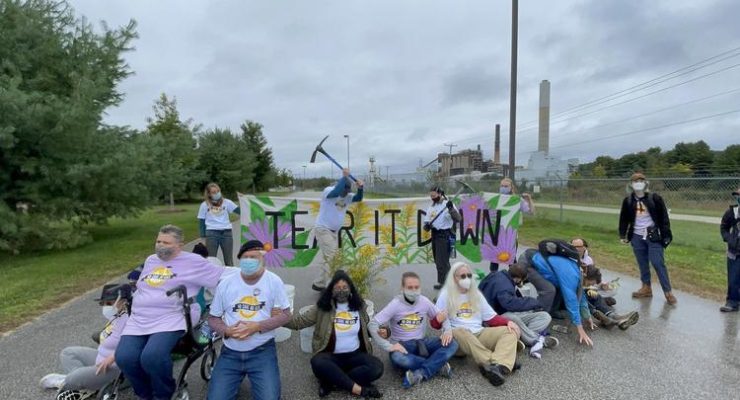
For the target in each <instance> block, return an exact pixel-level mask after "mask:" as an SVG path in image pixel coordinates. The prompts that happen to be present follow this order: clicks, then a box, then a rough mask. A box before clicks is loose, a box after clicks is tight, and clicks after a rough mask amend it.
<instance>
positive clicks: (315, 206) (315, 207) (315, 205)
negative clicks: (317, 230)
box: [306, 201, 321, 215]
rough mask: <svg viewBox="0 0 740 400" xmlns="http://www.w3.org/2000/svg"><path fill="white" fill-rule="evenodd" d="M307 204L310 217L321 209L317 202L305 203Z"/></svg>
mask: <svg viewBox="0 0 740 400" xmlns="http://www.w3.org/2000/svg"><path fill="white" fill-rule="evenodd" d="M306 203H308V212H309V213H310V214H311V215H318V214H319V209H320V208H321V203H320V202H318V201H307V202H306Z"/></svg>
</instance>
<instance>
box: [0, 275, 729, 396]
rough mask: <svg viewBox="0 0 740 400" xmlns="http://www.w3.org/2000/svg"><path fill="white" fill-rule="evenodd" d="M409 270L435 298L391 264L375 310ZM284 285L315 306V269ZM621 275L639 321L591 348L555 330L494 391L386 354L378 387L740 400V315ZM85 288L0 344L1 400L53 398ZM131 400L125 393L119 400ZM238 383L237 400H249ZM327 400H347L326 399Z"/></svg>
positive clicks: (470, 375) (464, 376) (81, 321)
mask: <svg viewBox="0 0 740 400" xmlns="http://www.w3.org/2000/svg"><path fill="white" fill-rule="evenodd" d="M405 270H414V271H417V272H418V273H420V274H421V275H422V279H423V282H424V284H425V286H426V287H425V288H424V294H425V295H427V296H434V291H433V290H431V288H430V286H431V283H432V279H433V277H434V274H435V273H434V267H433V266H431V265H413V266H399V267H396V268H394V269H391V270H389V271H388V272H387V274H386V275H385V278H386V279H387V283H386V284H384V285H380V286H379V287H378V288H377V290H375V291H374V293H373V296H372V300H374V301H375V302H376V304H379V305H383V304H385V303H386V302H387V301H389V299H390V298H391V296H392V295H393V294H394V293H395V292H396V290H397V287H398V286H399V279H400V274H401V272H403V271H405ZM275 272H276V273H278V274H279V275H280V276H281V277H282V278H283V279H284V280H285V281H286V283H292V284H294V285H295V286H296V287H297V291H296V298H295V306H296V308H299V307H301V306H303V305H307V304H310V303H313V302H315V301H316V298H317V296H316V294H315V293H314V292H312V291H311V290H310V289H309V287H308V286H309V284H310V281H311V278H312V277H313V271H311V270H309V269H279V270H275ZM606 275H608V276H620V278H621V281H622V282H623V287H622V289H621V292H620V293H619V296H618V308H619V309H620V310H631V309H637V310H639V312H640V314H641V317H640V322H639V323H638V324H637V325H636V326H634V327H632V328H631V329H630V330H628V331H626V332H622V331H619V330H615V331H596V332H594V333H593V335H592V337H593V339H594V342H595V345H594V347H593V348H592V349H590V348H586V347H583V346H579V345H576V343H575V337H576V336H575V334H573V333H571V334H566V335H562V334H556V335H557V336H559V337H560V340H561V346H560V347H558V348H556V349H555V350H552V351H550V350H547V351H546V352H545V354H544V356H543V358H542V359H541V360H534V359H530V358H528V357H526V356H522V357H521V361H522V364H523V368H522V370H521V371H520V372H517V373H516V374H515V375H513V376H512V377H510V378H509V379H508V380H507V382H506V384H505V385H504V386H502V387H500V388H494V387H492V386H491V385H490V384H488V382H487V381H486V380H484V379H483V377H481V375H480V374H479V373H478V370H477V368H475V367H474V366H473V365H472V363H471V362H470V361H469V360H467V359H454V360H453V362H452V365H453V368H454V369H455V378H454V379H452V380H449V379H444V378H435V379H433V380H432V381H430V382H428V383H424V384H422V385H421V386H420V387H417V388H414V389H411V390H409V391H406V390H403V389H401V387H400V381H401V379H400V376H399V374H398V373H395V372H393V371H392V370H391V366H390V363H389V361H388V358H387V356H385V355H383V354H380V352H378V351H377V350H376V355H378V356H380V357H381V359H383V360H384V362H385V366H386V374H385V375H384V376H383V378H382V379H381V380H380V382H379V387H380V388H381V389H382V390H383V391H384V393H385V397H384V398H389V399H403V398H410V397H411V396H413V397H416V398H430V399H431V398H433V399H454V398H458V399H459V398H465V399H489V398H491V396H506V397H507V398H511V399H519V398H536V399H562V398H592V399H636V398H637V399H647V398H650V399H689V398H717V399H730V398H738V397H739V396H740V395H739V393H740V379H738V377H740V346H738V339H737V337H738V315H737V314H731V315H726V314H720V313H719V312H718V310H717V308H718V306H719V305H718V304H717V303H713V302H709V301H706V300H703V299H700V298H697V297H695V296H692V295H689V294H685V293H680V292H678V293H677V295H678V299H679V304H678V306H677V307H675V308H674V307H670V306H667V305H665V303H664V301H663V299H662V298H660V297H659V296H658V297H656V298H654V299H652V301H651V300H642V301H636V300H632V299H631V298H629V292H630V291H632V290H634V289H635V288H636V287H637V286H638V282H637V281H636V280H634V279H632V278H630V277H627V276H621V275H617V274H610V273H607V274H606ZM96 294H97V293H94V292H90V293H87V294H85V295H83V296H82V297H80V298H79V299H77V300H74V301H72V302H70V303H68V304H66V305H64V306H63V307H61V308H59V309H56V310H50V311H49V313H47V314H46V315H44V316H43V317H42V318H40V319H38V320H36V321H34V322H33V323H31V324H28V325H25V326H23V327H21V328H19V329H18V330H16V331H15V332H13V333H11V334H9V335H7V336H5V337H2V338H0V354H1V355H2V357H0V399H29V400H31V399H33V400H38V399H52V398H53V394H52V393H51V392H49V391H43V390H41V389H40V388H39V387H38V386H37V382H38V379H39V378H40V377H41V376H43V375H44V374H46V373H49V372H52V371H55V370H56V369H58V368H59V361H58V354H59V351H60V350H61V349H62V348H63V347H65V346H70V345H89V346H93V342H92V341H91V339H90V333H91V332H93V331H94V330H95V329H96V328H97V327H99V326H100V325H101V324H102V322H103V320H102V317H101V314H100V308H99V307H98V306H97V305H96V304H95V302H94V301H93V300H92V299H93V298H94V297H95V295H96ZM278 353H279V360H280V370H281V378H282V382H283V397H284V398H285V399H304V398H316V390H317V384H316V381H315V379H314V378H313V376H312V374H311V372H310V367H309V355H308V354H306V353H302V352H301V351H300V346H299V335H298V334H297V333H294V334H293V335H292V337H291V338H290V339H289V340H287V341H286V342H282V343H280V344H279V345H278ZM188 382H190V389H191V395H192V398H195V399H200V398H203V397H204V393H205V385H204V383H203V381H201V379H200V377H199V376H198V374H197V372H196V371H195V370H193V371H192V373H190V376H189V378H188ZM122 398H123V399H124V400H125V399H132V398H133V396H132V395H131V393H130V391H129V392H127V393H125V395H124V396H123V397H122ZM249 398H251V397H250V395H249V389H248V384H246V383H245V384H244V385H243V388H242V394H241V396H240V399H249ZM330 398H332V399H339V398H346V396H343V395H339V394H334V395H332V397H330Z"/></svg>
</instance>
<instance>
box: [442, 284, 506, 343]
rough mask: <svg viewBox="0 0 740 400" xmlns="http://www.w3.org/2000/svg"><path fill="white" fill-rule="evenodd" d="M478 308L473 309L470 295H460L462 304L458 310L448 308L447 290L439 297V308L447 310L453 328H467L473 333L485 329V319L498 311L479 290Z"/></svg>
mask: <svg viewBox="0 0 740 400" xmlns="http://www.w3.org/2000/svg"><path fill="white" fill-rule="evenodd" d="M478 296H480V298H479V299H478V310H475V311H474V310H473V309H472V308H471V306H470V303H469V302H468V295H467V294H461V295H460V306H459V307H458V308H457V310H454V312H453V310H447V292H446V291H442V292H441V293H440V294H439V297H438V298H437V308H438V309H440V310H447V311H448V315H447V318H448V319H449V320H450V325H451V326H452V328H453V329H454V328H465V329H467V330H469V331H470V332H472V333H478V332H480V331H482V330H483V321H488V320H490V319H491V318H493V317H495V316H496V311H493V308H491V306H490V305H489V304H488V302H487V301H486V298H485V297H483V294H482V293H481V292H478Z"/></svg>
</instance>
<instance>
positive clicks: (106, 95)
mask: <svg viewBox="0 0 740 400" xmlns="http://www.w3.org/2000/svg"><path fill="white" fill-rule="evenodd" d="M136 38H137V34H136V23H135V21H131V22H129V23H128V24H127V25H125V26H122V27H117V28H109V27H107V26H106V25H104V24H103V26H102V27H101V28H100V29H97V30H96V29H94V28H93V27H92V26H91V25H90V24H89V23H88V22H86V21H85V20H84V19H80V18H78V17H77V16H75V14H74V11H73V10H72V9H71V7H70V6H69V4H67V3H66V2H64V1H48V0H0V116H1V117H0V251H4V252H8V253H12V254H16V253H19V252H21V251H30V250H37V249H53V248H69V247H75V246H78V245H80V244H83V243H85V242H88V241H90V240H91V239H90V236H89V235H88V234H87V232H86V229H85V228H86V227H87V226H89V225H90V224H95V223H105V222H106V221H107V220H108V219H109V218H112V217H122V218H127V217H132V216H135V215H137V214H138V213H140V212H141V211H143V210H145V209H147V208H149V207H150V206H152V205H153V204H155V203H157V202H174V200H176V199H186V198H193V197H195V198H198V197H199V193H200V192H201V191H202V188H203V186H204V185H205V184H206V183H207V182H210V181H215V182H218V183H219V184H220V185H221V187H222V190H223V191H224V193H225V194H227V195H229V196H233V195H235V193H236V192H237V191H243V192H246V191H252V190H254V191H263V190H267V189H268V188H270V187H271V186H273V185H287V184H289V181H290V175H289V174H288V172H287V171H285V170H281V171H278V170H276V168H275V166H274V163H273V157H272V151H271V150H270V148H269V146H268V144H267V139H266V137H265V135H264V132H263V126H262V125H261V124H259V123H258V122H254V121H250V120H245V121H244V123H243V124H241V125H240V126H239V128H238V130H236V131H231V130H230V129H229V128H211V129H204V128H203V127H202V125H199V124H196V123H194V122H193V121H192V120H183V119H182V118H181V117H180V114H179V112H178V110H177V102H176V100H175V98H174V97H169V96H167V95H165V94H162V95H161V96H160V97H159V98H158V99H156V100H155V102H154V106H153V113H152V115H151V116H149V117H148V118H147V119H146V121H147V126H146V128H145V129H143V130H136V129H132V128H130V127H128V126H113V125H108V124H105V123H104V122H103V116H104V112H105V110H106V109H107V108H109V107H114V106H117V105H119V104H120V103H121V101H122V100H123V97H124V94H123V93H121V92H120V91H119V89H118V87H119V84H120V82H121V81H122V80H123V79H125V78H126V77H128V76H130V75H131V74H132V73H133V71H132V70H131V68H130V67H129V66H128V65H127V64H126V62H125V60H124V58H123V57H124V55H125V54H126V53H127V52H130V51H133V47H132V42H133V41H134V40H135V39H136ZM144 117H145V116H142V118H144Z"/></svg>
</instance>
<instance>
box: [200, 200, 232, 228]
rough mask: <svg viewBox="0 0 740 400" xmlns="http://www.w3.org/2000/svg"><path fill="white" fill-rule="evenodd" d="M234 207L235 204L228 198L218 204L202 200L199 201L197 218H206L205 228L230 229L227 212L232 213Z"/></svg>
mask: <svg viewBox="0 0 740 400" xmlns="http://www.w3.org/2000/svg"><path fill="white" fill-rule="evenodd" d="M236 209H237V205H236V204H235V203H234V202H233V201H231V200H229V199H224V201H222V202H221V205H220V206H216V205H213V204H208V203H206V202H205V201H204V202H202V203H200V209H198V219H204V220H206V229H213V230H223V229H231V221H229V214H231V213H233V212H234V210H236Z"/></svg>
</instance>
